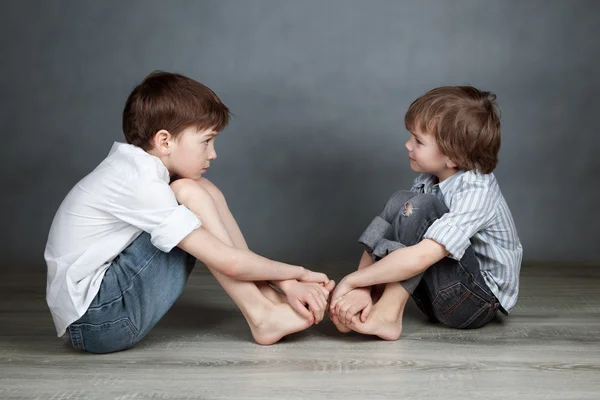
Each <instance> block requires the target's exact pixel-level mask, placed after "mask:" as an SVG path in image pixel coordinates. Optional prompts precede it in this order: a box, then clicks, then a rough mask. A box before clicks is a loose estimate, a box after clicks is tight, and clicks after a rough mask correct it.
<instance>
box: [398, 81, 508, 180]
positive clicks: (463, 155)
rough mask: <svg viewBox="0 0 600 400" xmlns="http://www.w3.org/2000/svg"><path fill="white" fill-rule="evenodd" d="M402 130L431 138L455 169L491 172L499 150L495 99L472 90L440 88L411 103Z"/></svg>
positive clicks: (498, 128) (493, 96)
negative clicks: (413, 131)
mask: <svg viewBox="0 0 600 400" xmlns="http://www.w3.org/2000/svg"><path fill="white" fill-rule="evenodd" d="M404 124H405V125H406V129H408V130H409V131H412V130H413V129H414V128H415V127H418V128H419V129H420V131H421V132H422V133H425V134H430V135H434V137H435V140H436V142H437V144H438V146H439V148H440V150H441V151H442V153H444V154H445V155H447V156H448V157H450V159H451V160H452V161H454V162H455V163H456V164H457V166H458V168H459V169H462V170H467V171H471V170H477V171H479V172H481V173H484V174H489V173H490V172H492V171H493V170H494V169H495V168H496V165H497V164H498V151H499V150H500V110H499V107H498V104H497V103H496V95H495V94H493V93H491V92H484V91H480V90H478V89H476V88H474V87H472V86H443V87H439V88H436V89H433V90H430V91H429V92H427V93H425V94H424V95H423V96H421V97H419V98H418V99H417V100H415V101H414V102H413V103H412V104H411V105H410V107H409V108H408V111H407V113H406V116H405V117H404Z"/></svg>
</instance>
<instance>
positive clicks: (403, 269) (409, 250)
mask: <svg viewBox="0 0 600 400" xmlns="http://www.w3.org/2000/svg"><path fill="white" fill-rule="evenodd" d="M447 254H448V252H447V251H446V248H445V247H444V246H442V245H440V244H439V243H437V242H434V241H433V240H431V239H424V240H422V241H421V242H419V243H417V244H416V245H414V246H410V247H405V248H401V249H398V250H396V251H394V252H392V253H390V254H389V255H388V256H387V257H385V258H382V259H381V260H379V261H377V262H376V263H374V264H373V265H370V266H369V267H368V268H361V269H359V270H358V271H356V272H353V273H352V274H350V275H348V276H346V277H345V278H344V279H343V280H342V282H340V283H339V285H338V287H337V289H336V291H335V298H339V297H342V296H343V295H345V294H346V293H348V292H350V291H351V290H352V289H354V288H358V287H365V286H373V285H378V284H382V283H388V282H398V281H403V280H406V279H409V278H412V277H413V276H415V275H417V274H420V273H421V272H423V271H425V270H426V269H427V268H429V267H430V266H431V265H433V264H435V263H436V262H438V261H439V260H441V259H442V258H444V257H446V255H447Z"/></svg>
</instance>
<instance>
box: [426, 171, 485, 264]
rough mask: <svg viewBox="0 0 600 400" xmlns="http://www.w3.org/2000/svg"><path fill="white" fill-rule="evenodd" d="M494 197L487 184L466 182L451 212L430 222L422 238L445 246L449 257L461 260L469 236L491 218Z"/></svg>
mask: <svg viewBox="0 0 600 400" xmlns="http://www.w3.org/2000/svg"><path fill="white" fill-rule="evenodd" d="M496 198H497V195H496V194H495V193H494V192H493V191H490V190H489V188H488V187H485V186H482V185H479V184H477V183H469V182H466V183H465V185H464V186H463V187H462V188H461V189H460V190H459V191H458V192H457V194H456V196H455V198H454V201H453V203H452V205H451V207H450V211H449V212H448V213H446V214H444V215H443V216H442V217H441V218H439V219H438V220H436V221H435V222H434V223H433V224H431V226H430V227H429V229H428V230H427V232H425V235H424V236H423V239H431V240H434V241H435V242H437V243H439V244H441V245H442V246H444V247H445V248H446V250H447V251H448V253H449V255H448V256H449V257H450V258H453V259H455V260H460V259H461V258H462V257H463V255H464V253H465V250H467V248H468V247H469V246H470V245H471V237H473V235H475V233H477V232H478V231H480V230H481V229H483V228H484V227H485V226H486V225H487V224H488V223H489V222H490V221H491V219H492V218H493V209H494V207H495V204H496Z"/></svg>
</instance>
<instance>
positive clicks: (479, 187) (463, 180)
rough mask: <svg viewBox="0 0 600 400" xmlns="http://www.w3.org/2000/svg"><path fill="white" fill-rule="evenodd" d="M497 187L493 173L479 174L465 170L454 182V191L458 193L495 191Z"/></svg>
mask: <svg viewBox="0 0 600 400" xmlns="http://www.w3.org/2000/svg"><path fill="white" fill-rule="evenodd" d="M498 189H499V187H498V181H497V180H496V176H495V175H494V174H493V173H490V174H481V173H479V172H476V171H467V172H464V173H463V174H461V175H460V176H459V177H458V180H457V182H456V191H457V192H459V193H464V192H470V191H478V192H490V193H495V192H497V191H498Z"/></svg>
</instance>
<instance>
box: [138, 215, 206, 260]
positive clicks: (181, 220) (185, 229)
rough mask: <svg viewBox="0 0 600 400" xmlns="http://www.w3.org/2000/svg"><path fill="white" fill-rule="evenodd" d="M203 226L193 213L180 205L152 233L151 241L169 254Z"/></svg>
mask: <svg viewBox="0 0 600 400" xmlns="http://www.w3.org/2000/svg"><path fill="white" fill-rule="evenodd" d="M201 225H202V224H201V223H200V220H199V219H198V217H197V216H196V215H195V214H194V213H193V212H191V211H190V210H189V209H188V208H187V207H186V206H184V205H180V206H178V207H177V208H175V209H174V210H173V212H172V213H171V214H169V216H168V217H166V218H165V219H163V220H162V222H161V223H160V224H159V225H158V226H157V227H156V228H154V230H152V231H151V232H150V237H151V239H150V241H151V242H152V244H153V245H154V246H155V247H156V248H158V249H160V250H162V251H164V252H165V253H168V252H169V251H171V249H172V248H173V247H175V246H177V243H179V242H181V241H182V240H183V239H184V238H185V237H186V236H187V235H189V234H190V233H191V232H192V231H194V230H196V229H198V228H200V226H201Z"/></svg>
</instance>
